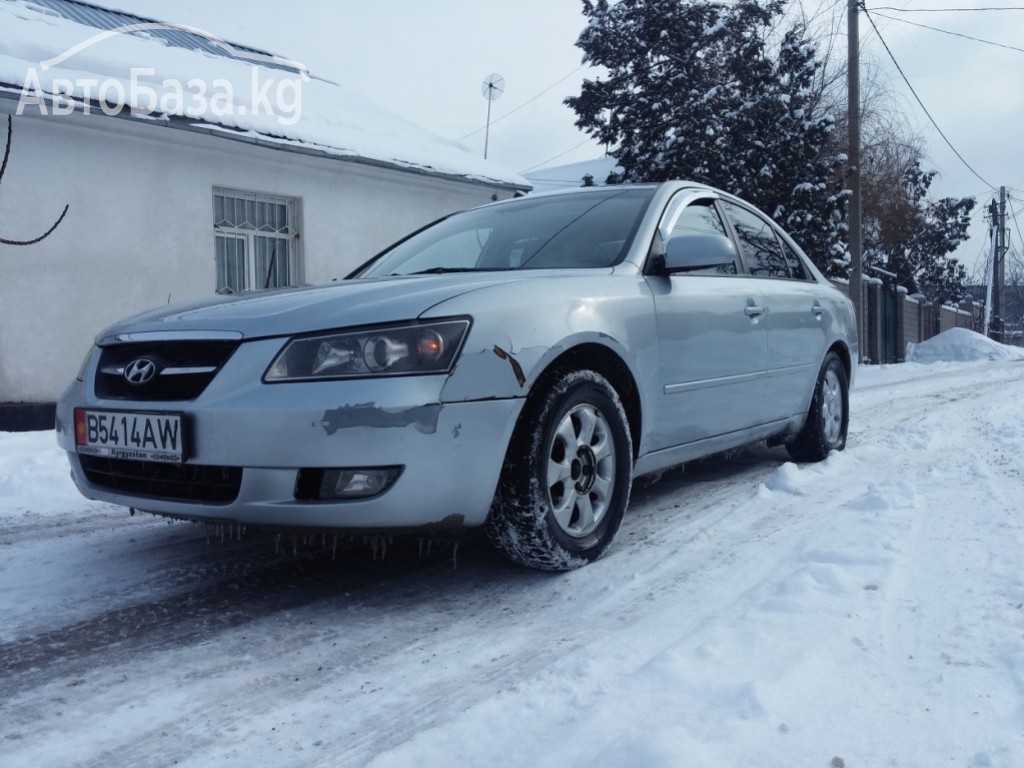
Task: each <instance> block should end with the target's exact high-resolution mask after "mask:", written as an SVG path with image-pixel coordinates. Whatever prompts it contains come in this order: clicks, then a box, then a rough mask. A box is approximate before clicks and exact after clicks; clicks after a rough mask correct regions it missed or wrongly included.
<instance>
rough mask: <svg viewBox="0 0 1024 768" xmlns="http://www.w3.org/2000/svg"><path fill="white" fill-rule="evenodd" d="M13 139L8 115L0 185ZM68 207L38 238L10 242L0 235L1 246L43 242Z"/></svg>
mask: <svg viewBox="0 0 1024 768" xmlns="http://www.w3.org/2000/svg"><path fill="white" fill-rule="evenodd" d="M13 138H14V121H13V119H12V118H11V116H10V115H8V116H7V145H6V147H4V161H3V164H0V184H2V183H3V180H4V174H5V173H6V172H7V161H8V160H10V158H11V143H12V140H13ZM68 207H69V206H68V205H65V206H64V210H63V211H61V214H60V216H58V217H57V220H56V221H55V222H53V225H52V226H51V227H50V228H49V229H48V230H46V231H45V232H44V233H43V234H41V235H39V237H34V238H32V239H31V240H12V239H10V238H7V237H3V236H2V235H0V243H2V244H3V245H35V244H36V243H38V242H40V241H42V240H45V239H46V238H48V237H49V236H50V235H52V234H53V231H54V230H55V229H57V227H59V226H60V223H61V222H62V221H64V217H65V216H66V215H67V213H68Z"/></svg>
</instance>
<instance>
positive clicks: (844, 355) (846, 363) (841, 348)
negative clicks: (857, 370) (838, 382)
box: [825, 341, 853, 385]
mask: <svg viewBox="0 0 1024 768" xmlns="http://www.w3.org/2000/svg"><path fill="white" fill-rule="evenodd" d="M829 352H835V353H836V356H837V357H838V358H839V362H841V363H842V364H843V368H844V369H845V370H846V380H847V381H848V382H850V384H851V385H852V384H853V356H852V355H851V354H850V348H849V347H848V346H846V345H845V344H844V343H843V342H841V341H836V342H833V344H832V346H831V347H829V349H828V352H826V353H825V356H826V357H828V353H829Z"/></svg>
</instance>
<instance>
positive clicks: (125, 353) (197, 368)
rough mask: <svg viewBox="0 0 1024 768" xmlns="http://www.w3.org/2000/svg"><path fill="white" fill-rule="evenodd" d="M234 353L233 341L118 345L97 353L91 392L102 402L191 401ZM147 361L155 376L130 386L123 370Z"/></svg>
mask: <svg viewBox="0 0 1024 768" xmlns="http://www.w3.org/2000/svg"><path fill="white" fill-rule="evenodd" d="M236 349H238V342H237V341H164V342H151V343H136V344H118V345H117V346H112V347H104V348H103V350H102V352H101V353H100V363H99V368H98V370H97V372H96V381H95V387H94V390H95V392H96V397H100V398H103V399H105V400H156V401H162V402H171V401H175V400H195V399H196V398H197V397H199V395H201V394H202V393H203V390H204V389H206V386H207V385H208V384H209V383H210V382H211V381H212V380H213V377H214V376H216V375H217V372H218V371H219V370H220V369H221V368H222V367H223V366H224V364H225V363H226V362H227V361H228V358H230V357H231V355H232V354H233V353H234V351H235V350H236ZM138 360H149V361H151V362H152V363H153V364H154V366H155V368H156V375H154V376H153V378H152V379H150V380H149V381H148V382H146V383H144V384H132V383H129V381H128V380H127V379H126V378H125V370H126V369H127V368H128V367H129V366H130V365H131V364H132V363H133V362H134V361H138Z"/></svg>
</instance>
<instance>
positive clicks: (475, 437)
mask: <svg viewBox="0 0 1024 768" xmlns="http://www.w3.org/2000/svg"><path fill="white" fill-rule="evenodd" d="M280 345H281V341H280V340H266V341H254V342H248V343H245V344H242V345H241V346H240V347H239V348H238V350H237V351H236V352H235V354H234V355H233V356H232V357H231V359H230V360H229V361H228V363H227V364H226V365H225V366H224V368H223V369H222V370H221V371H220V372H219V373H218V374H217V376H216V377H215V378H214V379H213V381H212V382H211V383H210V385H209V386H208V387H207V388H206V390H205V391H204V392H203V393H202V394H201V395H200V396H199V397H198V398H196V399H195V400H193V401H190V402H185V403H183V402H150V401H123V400H110V399H100V398H97V397H95V395H94V394H93V387H92V386H91V385H88V384H84V383H83V382H81V381H75V382H74V383H73V384H72V385H71V386H70V387H69V388H68V390H67V391H66V392H65V393H64V395H63V396H62V398H61V400H60V402H59V403H58V407H57V438H58V441H59V442H60V444H61V446H62V447H63V448H64V450H66V451H67V452H68V458H69V461H70V465H71V474H72V477H73V478H74V481H75V484H76V485H77V486H78V488H79V490H80V491H81V492H82V493H83V494H84V495H85V496H86V497H88V498H91V499H98V500H101V501H107V502H110V503H114V504H120V505H123V506H128V507H134V508H136V509H139V510H143V511H146V512H153V513H156V514H162V515H168V516H173V517H181V518H186V519H194V520H206V521H211V522H212V521H216V522H232V523H238V524H242V525H249V526H267V527H280V528H289V529H316V530H339V531H342V530H349V531H360V530H373V531H380V530H422V529H427V530H429V529H436V528H438V527H441V528H444V529H451V528H456V527H474V526H479V525H481V524H483V522H484V521H485V520H486V517H487V513H488V511H489V509H490V504H491V500H492V498H493V496H494V492H495V489H496V487H497V483H498V477H499V475H500V472H501V467H502V463H503V460H504V457H505V449H506V447H507V445H508V442H509V439H510V436H511V433H512V430H513V428H514V426H515V422H516V419H517V418H518V415H519V411H520V409H521V408H522V403H523V399H522V398H513V399H500V400H498V399H492V400H473V401H465V402H450V403H443V402H441V399H440V398H441V391H442V388H443V386H444V384H445V381H446V380H447V378H446V377H445V376H410V377H394V378H381V379H359V380H347V381H345V380H343V381H328V382H301V383H287V384H270V385H268V384H263V383H262V382H261V381H260V377H261V376H262V373H263V371H264V370H265V368H266V365H267V361H268V360H269V359H272V358H273V355H274V354H275V353H276V351H277V350H278V349H280ZM97 357H98V355H96V354H94V355H93V358H94V359H93V360H92V361H91V362H90V364H89V366H88V367H87V372H86V375H85V377H84V379H85V381H86V382H90V381H92V378H93V376H94V375H95V367H96V358H97ZM78 407H84V408H93V409H106V410H115V411H116V410H127V411H175V412H181V413H184V416H185V421H184V423H185V425H186V429H187V435H188V448H189V450H188V458H187V460H186V462H185V465H183V467H185V468H186V469H189V468H191V467H195V466H199V467H209V468H220V469H231V470H233V471H235V470H237V469H238V468H240V469H241V479H240V482H239V483H238V493H237V497H236V498H234V500H233V501H229V502H219V501H210V500H202V494H196V497H195V498H184V497H182V494H180V493H178V494H175V495H176V498H170V497H168V496H167V495H166V494H165V493H164V492H163V488H164V486H160V485H159V484H156V483H154V484H153V489H156V491H157V492H153V490H152V489H150V490H146V489H140V488H138V487H136V488H133V489H132V491H131V492H128V493H126V492H124V490H123V488H122V489H121V490H118V489H117V488H114V487H112V486H111V485H110V484H109V483H106V482H105V481H104V479H103V478H102V477H100V476H98V475H97V474H96V473H95V472H87V469H86V468H85V467H83V461H82V457H81V456H79V454H78V453H77V452H76V450H75V442H74V409H75V408H78ZM87 461H88V460H87ZM381 466H400V467H402V472H401V475H400V476H399V477H398V479H397V481H396V482H395V483H394V485H393V486H391V487H390V488H389V489H388V490H386V491H385V492H383V493H382V494H380V495H378V496H374V497H371V498H365V499H353V500H343V501H339V500H331V501H314V500H310V501H307V500H300V499H297V498H296V481H297V477H298V473H299V470H301V469H315V468H358V467H381ZM134 469H139V465H138V463H135V466H134ZM153 469H154V471H158V470H157V469H156V468H153ZM142 470H143V471H144V472H145V471H146V467H145V466H143V467H142ZM90 477H91V478H92V479H90Z"/></svg>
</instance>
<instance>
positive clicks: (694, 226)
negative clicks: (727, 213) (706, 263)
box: [669, 199, 736, 275]
mask: <svg viewBox="0 0 1024 768" xmlns="http://www.w3.org/2000/svg"><path fill="white" fill-rule="evenodd" d="M689 234H701V235H722V237H728V236H729V235H728V234H727V233H726V231H725V225H724V224H723V223H722V217H721V216H719V215H718V210H717V208H715V201H714V200H710V199H705V200H694V201H693V202H692V203H690V204H689V205H688V206H686V208H684V209H683V212H682V213H681V214H679V218H678V219H677V220H676V223H675V224H674V225H673V227H672V231H671V232H670V233H669V238H674V237H686V236H687V235H689ZM687 274H690V275H735V274H736V264H735V263H732V264H722V265H721V266H718V267H709V268H708V269H696V270H693V271H691V272H687Z"/></svg>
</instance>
